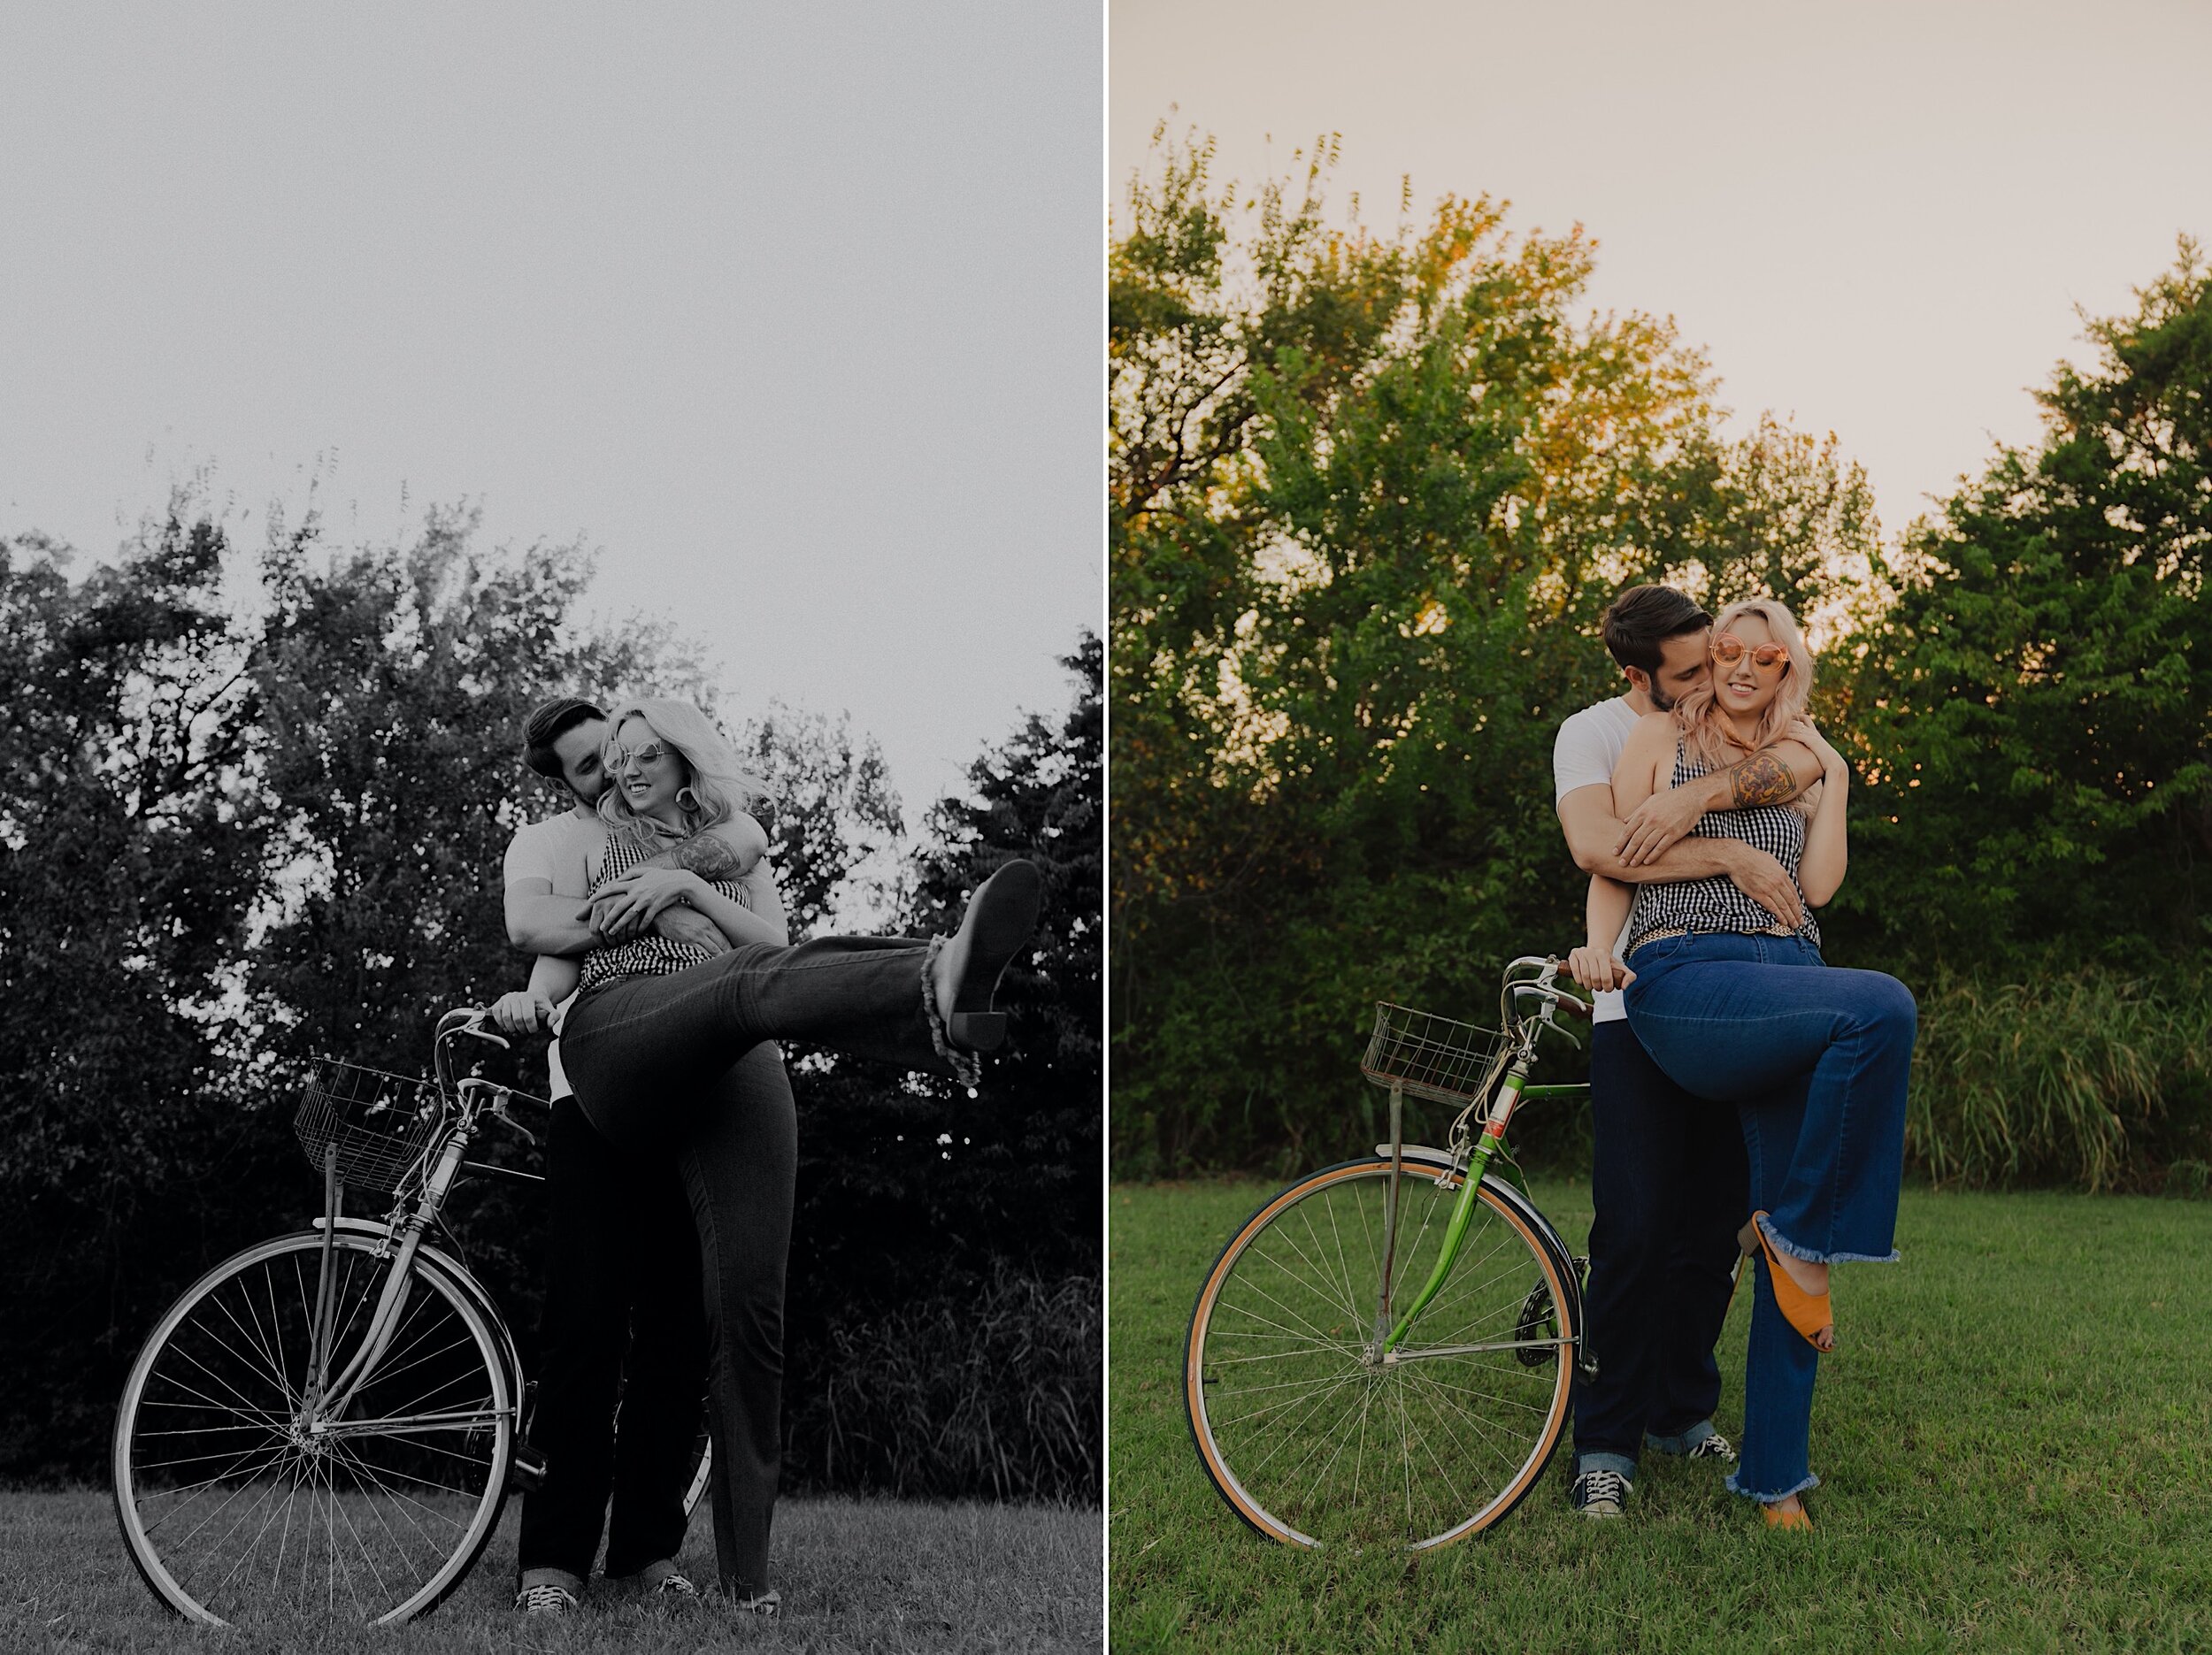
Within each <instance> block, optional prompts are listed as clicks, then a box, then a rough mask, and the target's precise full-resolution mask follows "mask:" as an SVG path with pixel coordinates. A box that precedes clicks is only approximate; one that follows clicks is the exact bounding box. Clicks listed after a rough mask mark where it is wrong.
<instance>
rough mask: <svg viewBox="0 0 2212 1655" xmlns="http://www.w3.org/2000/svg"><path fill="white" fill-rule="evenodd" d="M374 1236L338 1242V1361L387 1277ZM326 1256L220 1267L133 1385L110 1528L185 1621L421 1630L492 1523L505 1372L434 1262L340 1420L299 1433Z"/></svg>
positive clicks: (421, 1274)
mask: <svg viewBox="0 0 2212 1655" xmlns="http://www.w3.org/2000/svg"><path fill="white" fill-rule="evenodd" d="M376 1245H377V1237H371V1236H361V1235H352V1234H340V1235H339V1236H338V1237H335V1240H334V1253H333V1256H332V1260H331V1272H332V1283H331V1285H332V1290H333V1293H334V1299H333V1305H334V1312H333V1315H332V1321H331V1326H332V1328H333V1329H334V1337H335V1346H334V1348H335V1350H336V1352H337V1353H338V1356H337V1365H342V1362H343V1360H344V1358H345V1357H346V1355H347V1354H348V1353H349V1352H351V1351H352V1350H353V1349H354V1348H355V1347H356V1346H357V1345H358V1344H359V1343H360V1341H361V1339H362V1338H363V1337H365V1334H366V1332H367V1329H368V1326H369V1322H370V1320H371V1317H372V1314H373V1311H374V1309H375V1305H376V1299H377V1295H378V1292H379V1291H380V1289H381V1288H382V1286H383V1283H384V1280H385V1277H386V1276H387V1274H388V1271H389V1269H390V1260H388V1259H380V1258H378V1257H376V1256H375V1248H376ZM322 1247H323V1238H322V1237H320V1236H319V1235H296V1236H284V1237H277V1238H275V1239H273V1240H270V1241H265V1242H263V1243H261V1244H260V1245H257V1246H254V1247H250V1248H248V1249H247V1250H246V1251H245V1252H243V1253H239V1254H238V1255H237V1256H236V1257H234V1258H232V1259H229V1260H225V1261H224V1262H223V1263H221V1264H219V1265H217V1266H216V1267H215V1268H213V1269H212V1270H210V1271H209V1272H208V1273H207V1274H206V1275H205V1276H202V1277H201V1278H200V1279H199V1281H198V1282H196V1283H194V1284H193V1285H192V1286H191V1287H190V1288H189V1289H188V1290H187V1291H186V1292H185V1294H184V1296H183V1298H181V1299H179V1300H178V1301H177V1302H176V1304H175V1305H173V1306H171V1307H170V1309H169V1311H168V1312H167V1314H165V1315H164V1316H163V1317H162V1319H161V1321H160V1322H158V1323H157V1324H156V1326H155V1329H154V1331H153V1334H152V1337H150V1338H149V1339H148V1340H147V1341H146V1345H145V1347H144V1349H142V1351H141V1352H139V1356H138V1360H137V1361H136V1363H135V1364H134V1366H133V1367H132V1368H131V1374H130V1378H129V1379H128V1381H127V1383H126V1384H125V1387H124V1391H123V1401H122V1406H121V1408H120V1409H119V1412H118V1414H117V1416H116V1422H115V1443H114V1481H115V1509H116V1517H117V1520H118V1521H119V1523H120V1525H121V1527H122V1530H123V1540H124V1544H126V1546H127V1547H128V1549H129V1551H130V1554H131V1560H132V1561H133V1562H134V1564H136V1565H137V1567H138V1572H139V1574H140V1575H142V1577H143V1578H144V1579H145V1582H146V1583H147V1585H148V1586H150V1588H151V1589H152V1590H153V1591H154V1592H155V1594H156V1595H157V1597H159V1598H161V1599H162V1601H163V1602H165V1604H167V1605H169V1606H170V1607H171V1608H172V1609H174V1610H175V1611H176V1612H177V1613H179V1614H181V1615H183V1616H185V1617H186V1618H187V1619H189V1620H193V1621H203V1622H205V1623H208V1624H211V1625H222V1624H226V1623H228V1622H231V1621H246V1622H248V1623H255V1622H259V1623H268V1622H270V1621H280V1620H285V1619H323V1618H327V1617H332V1616H336V1617H341V1618H345V1619H351V1620H356V1621H373V1622H376V1623H379V1624H387V1623H390V1622H394V1621H405V1620H409V1619H411V1618H412V1617H413V1616H416V1615H419V1614H422V1613H426V1612H427V1611H429V1610H430V1609H433V1608H434V1607H435V1606H436V1605H437V1604H438V1603H439V1601H440V1600H441V1599H442V1598H444V1597H445V1595H446V1594H447V1593H448V1592H449V1591H450V1590H452V1589H453V1587H454V1586H455V1585H456V1584H457V1582H459V1581H460V1580H461V1578H462V1577H463V1576H464V1575H466V1574H467V1573H468V1570H469V1568H470V1567H471V1566H472V1564H473V1563H474V1562H475V1561H476V1559H477V1557H478V1555H479V1554H480V1552H482V1550H483V1548H484V1544H485V1542H486V1541H488V1539H489V1538H490V1537H491V1533H492V1530H493V1529H494V1528H495V1526H496V1525H497V1523H498V1521H499V1513H500V1509H501V1507H502V1506H503V1505H504V1503H505V1500H506V1490H507V1471H508V1466H509V1462H510V1460H511V1455H512V1452H513V1446H514V1435H513V1425H514V1415H513V1397H512V1393H511V1388H510V1386H511V1376H510V1375H509V1374H508V1372H507V1367H506V1363H505V1361H504V1360H503V1358H502V1356H501V1353H500V1352H501V1345H500V1341H499V1338H498V1337H497V1334H496V1333H495V1329H493V1327H492V1325H491V1323H490V1322H489V1321H488V1319H487V1317H486V1315H485V1314H484V1312H483V1311H481V1310H480V1308H479V1307H478V1306H477V1304H476V1303H475V1301H474V1299H473V1296H472V1294H470V1293H469V1292H468V1291H465V1288H464V1287H463V1286H462V1285H461V1284H459V1283H456V1282H454V1281H453V1280H452V1279H450V1278H449V1276H447V1275H446V1273H445V1272H444V1271H443V1270H442V1269H439V1268H436V1267H434V1266H432V1265H429V1264H428V1263H426V1261H425V1260H417V1261H416V1264H415V1267H414V1269H413V1272H412V1275H411V1280H410V1291H409V1293H408V1298H407V1301H406V1304H405V1306H403V1309H402V1311H401V1313H400V1317H399V1322H398V1327H397V1329H396V1332H395V1334H394V1336H393V1338H392V1341H391V1343H390V1345H389V1346H388V1348H387V1349H386V1352H385V1353H384V1355H383V1357H382V1358H381V1360H380V1361H379V1362H378V1364H377V1367H376V1370H375V1371H374V1373H373V1374H372V1375H371V1376H370V1378H369V1381H368V1383H365V1384H364V1385H363V1386H362V1387H361V1388H360V1390H359V1391H357V1393H356V1395H355V1398H354V1400H353V1402H352V1404H351V1406H349V1407H348V1408H347V1410H346V1413H345V1415H344V1417H343V1418H342V1420H340V1421H337V1422H336V1424H335V1427H334V1429H331V1430H329V1431H326V1432H325V1433H322V1434H319V1435H318V1434H314V1433H311V1432H308V1431H306V1430H303V1429H302V1428H301V1426H300V1423H299V1415H300V1410H301V1403H302V1398H303V1392H304V1390H305V1387H306V1382H307V1374H308V1366H309V1353H310V1345H311V1334H312V1328H313V1322H314V1317H315V1306H316V1292H317V1283H318V1281H319V1272H320V1267H321V1254H322Z"/></svg>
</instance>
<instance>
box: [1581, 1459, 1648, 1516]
mask: <svg viewBox="0 0 2212 1655" xmlns="http://www.w3.org/2000/svg"><path fill="white" fill-rule="evenodd" d="M1635 1487H1636V1485H1635V1484H1634V1483H1631V1482H1630V1481H1629V1480H1628V1479H1627V1478H1626V1477H1624V1476H1623V1475H1621V1474H1620V1473H1619V1472H1617V1471H1604V1470H1597V1471H1586V1472H1584V1473H1583V1474H1582V1475H1580V1476H1578V1477H1577V1478H1576V1479H1575V1481H1574V1487H1573V1488H1572V1489H1571V1490H1568V1493H1567V1499H1568V1501H1569V1503H1570V1504H1571V1505H1572V1506H1574V1508H1575V1510H1576V1511H1578V1512H1579V1513H1582V1515H1583V1516H1585V1517H1618V1516H1619V1515H1620V1514H1621V1513H1623V1512H1624V1511H1625V1510H1626V1509H1627V1507H1628V1497H1629V1495H1630V1494H1631V1493H1632V1492H1633V1491H1634V1490H1635Z"/></svg>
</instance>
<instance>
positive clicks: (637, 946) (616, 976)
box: [576, 832, 752, 994]
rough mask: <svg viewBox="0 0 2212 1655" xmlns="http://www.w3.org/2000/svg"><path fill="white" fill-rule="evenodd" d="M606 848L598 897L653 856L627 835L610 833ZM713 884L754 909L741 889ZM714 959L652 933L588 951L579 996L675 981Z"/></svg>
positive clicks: (594, 886)
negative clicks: (637, 981)
mask: <svg viewBox="0 0 2212 1655" xmlns="http://www.w3.org/2000/svg"><path fill="white" fill-rule="evenodd" d="M606 844H607V849H606V861H605V862H604V864H603V866H602V867H601V869H600V870H599V876H598V877H597V878H595V879H594V880H593V881H592V887H591V888H592V890H593V891H594V892H595V893H596V892H597V891H598V890H599V888H600V887H601V886H602V885H605V884H607V883H608V882H609V881H610V880H612V879H619V878H620V877H622V876H623V875H624V874H626V873H627V872H629V871H630V870H631V869H633V868H634V867H636V866H637V865H638V864H639V863H640V862H644V861H645V860H646V859H647V856H648V854H649V853H648V852H647V851H646V849H645V847H643V846H641V845H640V844H639V843H638V842H637V840H636V839H633V838H632V837H631V836H630V835H629V834H628V833H626V832H616V833H610V834H609V835H608V836H607V841H606ZM712 884H713V885H714V888H715V889H716V890H717V891H719V892H720V893H722V894H723V895H724V896H726V897H728V898H729V899H730V900H732V901H734V902H740V903H743V904H744V906H745V907H747V908H751V907H752V904H751V903H749V902H746V901H745V893H744V891H743V890H742V889H741V888H740V887H739V886H737V885H732V884H729V883H727V882H726V881H724V880H719V879H718V880H715V881H713V882H712ZM713 957H714V956H713V955H712V954H709V953H708V952H707V951H706V950H705V949H704V948H702V947H699V946H697V945H696V944H694V943H687V942H671V941H670V940H669V939H667V938H665V937H661V936H657V935H654V934H652V933H650V932H648V933H647V934H646V935H645V936H642V937H638V938H634V939H632V940H631V941H628V942H623V943H616V944H614V945H612V946H609V947H605V948H592V949H588V950H586V952H585V954H584V967H583V970H582V972H581V974H580V976H579V977H577V980H576V992H578V993H580V994H588V993H590V992H591V991H592V990H594V989H595V988H601V987H603V986H604V985H607V984H609V983H613V982H618V981H619V980H620V979H622V978H624V977H673V976H675V975H676V973H677V972H679V971H688V970H689V969H691V968H692V967H693V966H695V965H699V964H703V962H706V961H708V960H711V959H712V958H713Z"/></svg>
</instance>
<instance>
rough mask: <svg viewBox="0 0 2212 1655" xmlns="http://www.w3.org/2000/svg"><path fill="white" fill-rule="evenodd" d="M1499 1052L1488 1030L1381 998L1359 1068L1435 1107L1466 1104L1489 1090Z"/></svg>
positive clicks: (1499, 1042) (1496, 1037)
mask: <svg viewBox="0 0 2212 1655" xmlns="http://www.w3.org/2000/svg"><path fill="white" fill-rule="evenodd" d="M1504 1049H1505V1037H1504V1036H1503V1035H1501V1034H1500V1033H1498V1032H1497V1031H1495V1030H1494V1029H1479V1028H1477V1027H1476V1026H1475V1025H1474V1024H1473V1023H1455V1022H1453V1021H1452V1019H1450V1018H1449V1017H1437V1016H1432V1015H1430V1014H1429V1013H1427V1012H1425V1011H1415V1010H1414V1009H1413V1008H1410V1007H1408V1006H1394V1005H1392V1004H1391V1003H1390V1002H1389V1001H1388V1000H1382V1001H1379V1002H1378V1003H1377V1004H1376V1007H1375V1033H1374V1036H1373V1038H1371V1039H1370V1040H1369V1041H1368V1042H1367V1055H1366V1056H1365V1057H1363V1058H1362V1059H1361V1060H1360V1066H1359V1068H1360V1073H1361V1074H1363V1075H1364V1076H1366V1077H1367V1078H1368V1079H1370V1080H1371V1081H1373V1082H1374V1083H1375V1084H1377V1085H1378V1086H1390V1085H1397V1086H1401V1087H1402V1088H1403V1089H1404V1090H1405V1092H1407V1094H1408V1095H1409V1096H1411V1097H1416V1098H1427V1099H1430V1100H1432V1101H1434V1102H1437V1103H1455V1104H1456V1103H1467V1102H1471V1101H1472V1100H1475V1099H1477V1098H1479V1097H1481V1096H1483V1095H1484V1093H1485V1092H1487V1091H1488V1090H1489V1081H1490V1077H1491V1076H1492V1074H1493V1072H1494V1069H1495V1066H1496V1063H1497V1060H1498V1058H1499V1057H1500V1056H1501V1054H1502V1053H1503V1051H1504Z"/></svg>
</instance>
